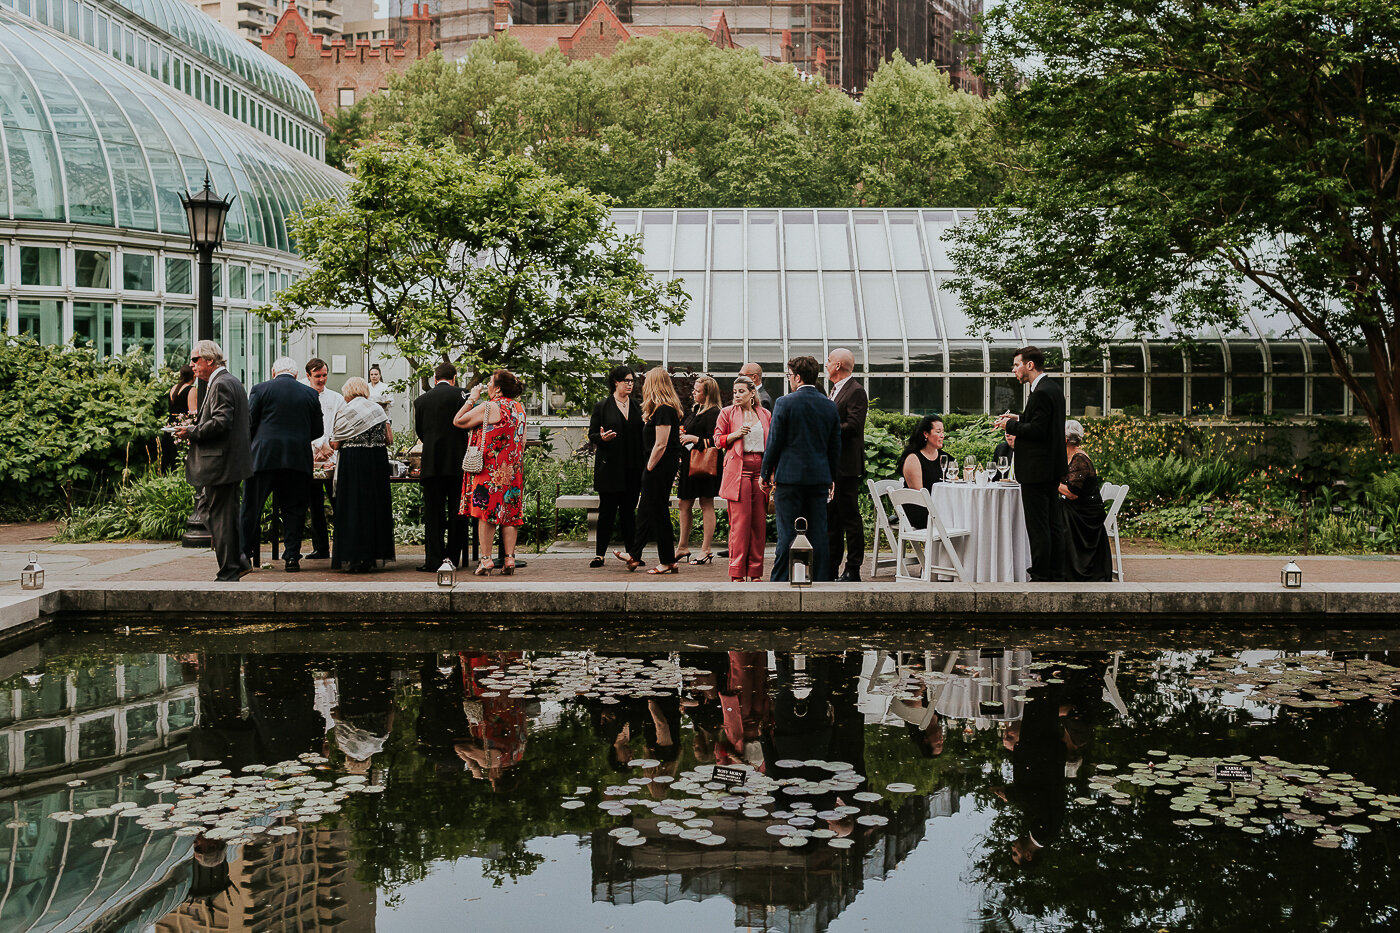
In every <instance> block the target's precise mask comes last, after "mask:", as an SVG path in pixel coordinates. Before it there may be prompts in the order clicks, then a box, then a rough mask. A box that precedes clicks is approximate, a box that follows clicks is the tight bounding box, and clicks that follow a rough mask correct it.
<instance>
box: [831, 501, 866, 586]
mask: <svg viewBox="0 0 1400 933" xmlns="http://www.w3.org/2000/svg"><path fill="white" fill-rule="evenodd" d="M861 485H862V477H859V476H838V477H837V478H836V494H835V495H834V496H832V499H831V501H830V502H828V503H827V506H826V529H827V531H826V535H827V537H826V541H827V545H826V550H827V560H828V561H830V563H828V564H827V566H828V567H830V568H831V574H832V578H833V579H834V578H835V577H837V576H840V574H841V555H842V554H843V553H844V554H845V555H846V570H845V572H846V573H860V565H861V564H863V563H865V525H864V524H863V523H862V522H861V520H860V488H861Z"/></svg>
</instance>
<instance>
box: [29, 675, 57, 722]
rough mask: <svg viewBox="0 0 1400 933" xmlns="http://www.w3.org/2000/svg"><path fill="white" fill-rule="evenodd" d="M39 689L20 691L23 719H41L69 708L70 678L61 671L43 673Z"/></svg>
mask: <svg viewBox="0 0 1400 933" xmlns="http://www.w3.org/2000/svg"><path fill="white" fill-rule="evenodd" d="M43 678H44V679H43V680H41V681H40V682H39V687H38V689H37V690H36V689H29V690H22V691H20V703H19V716H20V718H21V719H39V718H46V717H49V716H57V715H58V714H59V713H62V712H66V711H67V710H68V678H67V677H66V676H65V675H63V674H59V673H54V672H50V673H47V674H44V675H43Z"/></svg>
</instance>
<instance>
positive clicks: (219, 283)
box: [209, 262, 224, 320]
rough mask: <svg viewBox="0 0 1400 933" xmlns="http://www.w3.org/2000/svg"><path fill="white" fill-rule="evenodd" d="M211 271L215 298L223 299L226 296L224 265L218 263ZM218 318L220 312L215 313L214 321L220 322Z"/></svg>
mask: <svg viewBox="0 0 1400 933" xmlns="http://www.w3.org/2000/svg"><path fill="white" fill-rule="evenodd" d="M209 271H210V273H211V276H212V277H213V279H214V297H215V298H222V297H223V295H224V264H223V263H221V262H216V263H214V268H213V269H211V270H209ZM218 317H219V314H218V312H217V311H216V312H214V319H215V320H218Z"/></svg>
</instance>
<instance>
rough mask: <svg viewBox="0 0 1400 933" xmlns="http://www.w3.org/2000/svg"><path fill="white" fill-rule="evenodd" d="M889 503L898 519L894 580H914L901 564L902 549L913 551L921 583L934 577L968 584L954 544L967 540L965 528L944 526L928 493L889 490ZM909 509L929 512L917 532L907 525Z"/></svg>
mask: <svg viewBox="0 0 1400 933" xmlns="http://www.w3.org/2000/svg"><path fill="white" fill-rule="evenodd" d="M888 495H889V497H890V502H891V503H892V504H893V505H894V509H895V512H896V513H897V514H898V515H899V534H898V542H899V547H898V548H897V549H896V552H895V556H896V558H897V562H896V564H895V568H894V572H895V578H896V579H903V580H912V579H915V578H914V577H913V576H911V575H910V574H909V572H908V569H907V567H906V566H905V564H904V548H905V546H909V547H912V548H913V549H914V553H915V554H916V555H917V556H918V558H919V562H920V563H921V564H922V569H921V570H920V572H919V576H918V579H920V580H923V581H924V582H932V581H933V575H934V574H935V573H937V574H940V575H944V576H951V577H952V578H953V579H954V580H956V581H957V582H959V583H963V582H965V581H966V580H967V574H966V572H965V571H964V570H963V562H962V557H961V556H960V555H959V554H958V549H957V542H959V541H963V542H966V541H968V540H970V536H971V532H969V531H968V529H966V528H949V527H947V526H946V525H944V524H943V520H942V519H940V518H939V517H938V510H937V509H935V508H934V507H933V497H932V496H930V495H929V494H928V490H927V489H904V488H899V489H891V490H890V491H889V493H888ZM911 505H921V506H923V507H924V509H925V510H927V512H928V523H927V524H926V525H925V526H924V527H923V528H916V527H914V525H912V524H911V523H910V521H909V514H908V513H907V512H906V511H905V509H907V508H909V506H911ZM942 554H947V561H946V562H945V563H938V559H939V557H940V555H942Z"/></svg>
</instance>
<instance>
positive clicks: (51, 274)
mask: <svg viewBox="0 0 1400 933" xmlns="http://www.w3.org/2000/svg"><path fill="white" fill-rule="evenodd" d="M62 269H63V252H62V250H60V249H59V248H58V247H57V246H21V247H20V248H19V284H21V285H40V286H57V285H61V284H63V273H62Z"/></svg>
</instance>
